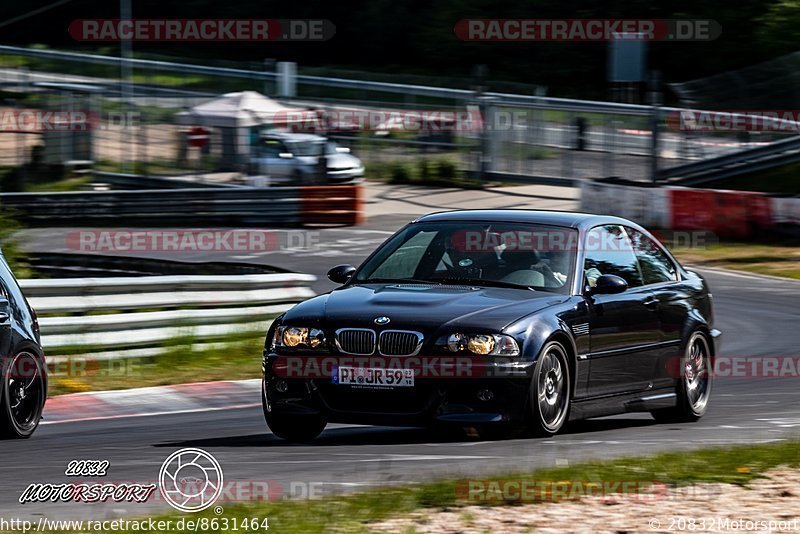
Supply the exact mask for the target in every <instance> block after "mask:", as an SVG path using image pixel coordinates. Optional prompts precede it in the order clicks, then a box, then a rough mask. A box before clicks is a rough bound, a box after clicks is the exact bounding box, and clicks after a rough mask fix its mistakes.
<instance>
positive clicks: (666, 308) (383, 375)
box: [262, 210, 720, 441]
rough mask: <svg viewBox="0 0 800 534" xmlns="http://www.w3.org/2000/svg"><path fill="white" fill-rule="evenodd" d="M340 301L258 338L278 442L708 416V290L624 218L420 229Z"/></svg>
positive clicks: (293, 313)
mask: <svg viewBox="0 0 800 534" xmlns="http://www.w3.org/2000/svg"><path fill="white" fill-rule="evenodd" d="M328 277H329V278H330V279H331V280H333V281H334V282H337V283H340V284H341V287H339V288H337V289H335V290H333V291H331V292H330V293H327V294H324V295H319V296H317V297H314V298H312V299H309V300H307V301H305V302H302V303H300V304H298V305H297V306H295V307H294V308H292V309H291V310H289V311H288V312H286V313H285V314H283V315H282V316H280V317H278V318H277V319H276V320H275V322H274V323H273V324H272V326H271V327H270V329H269V331H268V332H267V337H266V343H265V350H264V359H263V370H264V379H263V387H262V401H263V406H264V414H265V417H266V420H267V424H268V425H269V427H270V429H271V430H272V432H273V433H274V434H275V435H277V436H279V437H282V438H286V439H289V440H295V441H307V440H310V439H313V438H314V437H316V436H318V435H319V434H320V433H321V432H322V430H323V429H324V428H325V425H326V424H327V423H328V422H343V423H359V424H372V425H413V426H430V427H434V428H435V427H444V426H446V425H458V426H472V427H477V428H480V429H510V428H526V429H528V430H529V431H530V432H531V433H532V434H533V435H537V436H547V435H552V434H555V433H556V432H558V431H559V430H560V429H561V428H562V427H563V425H564V424H565V422H567V421H568V420H574V419H582V418H589V417H598V416H605V415H612V414H619V413H624V412H634V411H636V412H642V411H643V412H650V413H651V414H652V415H653V417H654V418H655V419H656V420H657V421H671V422H691V421H696V420H698V419H699V418H700V417H702V416H703V414H704V413H705V412H706V409H707V407H708V402H709V397H710V394H711V386H712V373H711V370H712V368H713V358H714V355H715V354H716V353H717V350H718V345H719V338H720V332H719V331H718V330H717V329H715V328H714V324H713V311H712V297H711V293H710V291H709V288H708V286H707V284H706V282H705V280H704V279H703V278H702V277H701V276H700V275H698V274H696V273H694V272H691V271H687V270H686V269H684V268H683V267H682V266H681V265H680V264H679V263H678V262H677V261H676V260H675V258H674V257H672V255H671V254H670V253H669V252H668V251H667V250H666V249H665V248H664V246H662V245H661V244H660V243H659V242H658V240H657V239H656V238H655V237H653V235H652V234H650V233H649V232H648V231H647V230H645V229H644V228H642V227H640V226H639V225H637V224H635V223H633V222H631V221H628V220H625V219H621V218H617V217H606V216H598V215H589V214H580V213H562V212H546V211H523V210H471V211H453V212H445V213H436V214H432V215H427V216H424V217H421V218H419V219H417V220H415V221H413V222H411V223H409V224H408V225H406V226H405V227H404V228H402V229H400V230H399V231H398V232H397V233H396V234H394V235H393V236H392V237H391V238H389V239H388V240H387V241H386V242H385V243H384V244H383V245H382V246H380V247H379V248H378V249H377V250H376V251H375V252H373V253H372V254H371V255H370V256H369V257H368V258H367V259H366V260H365V261H364V262H363V263H362V265H361V266H360V267H358V268H355V267H352V266H349V265H339V266H337V267H334V268H333V269H331V270H330V272H329V273H328Z"/></svg>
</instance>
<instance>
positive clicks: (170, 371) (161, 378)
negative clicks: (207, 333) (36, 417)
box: [48, 332, 264, 397]
mask: <svg viewBox="0 0 800 534" xmlns="http://www.w3.org/2000/svg"><path fill="white" fill-rule="evenodd" d="M195 342H196V340H195V339H193V338H192V337H191V336H186V337H185V338H175V339H173V340H170V341H169V342H168V343H166V350H165V352H164V353H162V354H159V355H158V356H153V357H148V358H126V359H118V360H110V361H98V360H88V361H86V362H83V361H81V360H79V359H75V360H70V361H69V362H66V363H59V364H50V366H49V367H50V369H49V384H48V394H49V396H50V397H53V396H56V395H63V394H65V393H77V392H83V391H105V390H112V389H130V388H138V387H148V386H167V385H172V384H184V383H188V382H211V381H215V380H243V379H248V378H259V377H260V376H261V353H262V351H263V348H264V333H263V332H244V333H242V334H237V335H232V336H227V337H226V338H224V339H221V340H217V341H216V343H221V344H223V345H224V348H219V347H217V348H205V349H203V348H201V349H197V348H193V347H192V345H193V343H195ZM99 350H100V349H99V348H97V347H71V348H70V349H69V351H48V355H49V356H56V355H60V356H69V355H70V354H72V355H76V354H92V353H93V352H97V351H99ZM65 353H68V354H65Z"/></svg>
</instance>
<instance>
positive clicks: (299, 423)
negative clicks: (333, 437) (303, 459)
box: [264, 412, 328, 443]
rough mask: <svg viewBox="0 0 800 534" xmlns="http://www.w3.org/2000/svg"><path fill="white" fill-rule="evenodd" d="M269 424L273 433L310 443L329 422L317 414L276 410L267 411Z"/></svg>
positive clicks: (282, 437)
mask: <svg viewBox="0 0 800 534" xmlns="http://www.w3.org/2000/svg"><path fill="white" fill-rule="evenodd" d="M264 415H265V417H266V419H267V426H269V429H270V430H272V433H273V434H275V435H276V436H278V437H279V438H281V439H285V440H286V441H292V442H295V443H308V442H309V441H312V440H314V438H316V437H317V436H319V435H320V434H322V431H323V430H325V426H326V425H327V424H328V423H327V422H326V421H325V419H323V418H322V417H320V416H317V415H300V416H296V415H292V416H289V415H283V414H276V413H275V412H270V413H265V414H264Z"/></svg>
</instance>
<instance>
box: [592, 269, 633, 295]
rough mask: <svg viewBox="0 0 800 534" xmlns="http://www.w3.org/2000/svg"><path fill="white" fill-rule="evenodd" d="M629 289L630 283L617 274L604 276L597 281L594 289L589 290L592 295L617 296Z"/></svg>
mask: <svg viewBox="0 0 800 534" xmlns="http://www.w3.org/2000/svg"><path fill="white" fill-rule="evenodd" d="M626 289H628V282H626V281H625V279H624V278H622V277H619V276H617V275H615V274H604V275H602V276H600V277H599V278H598V279H597V282H596V283H595V285H594V287H591V288H589V296H592V295H616V294H617V293H622V292H624V291H625V290H626Z"/></svg>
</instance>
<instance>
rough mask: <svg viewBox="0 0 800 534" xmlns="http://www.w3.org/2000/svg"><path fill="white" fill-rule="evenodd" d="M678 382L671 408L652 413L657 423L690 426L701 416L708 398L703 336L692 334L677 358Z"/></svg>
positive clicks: (707, 364) (706, 346) (708, 358)
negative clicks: (679, 361)
mask: <svg viewBox="0 0 800 534" xmlns="http://www.w3.org/2000/svg"><path fill="white" fill-rule="evenodd" d="M680 373H681V377H680V381H679V382H678V386H677V390H676V394H677V403H676V405H675V406H674V407H673V408H665V409H663V410H656V411H653V412H652V415H653V418H654V419H655V420H656V421H658V422H659V423H693V422H695V421H697V420H699V419H700V418H701V417H703V415H705V413H706V410H707V409H708V399H709V397H710V396H711V385H712V378H713V377H712V373H711V350H710V349H709V344H708V338H707V337H706V335H705V334H704V333H703V332H695V333H694V334H692V335H691V337H690V338H689V341H688V343H687V344H686V352H685V354H684V356H683V358H681V364H680Z"/></svg>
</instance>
